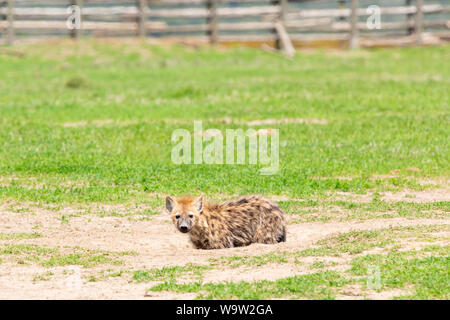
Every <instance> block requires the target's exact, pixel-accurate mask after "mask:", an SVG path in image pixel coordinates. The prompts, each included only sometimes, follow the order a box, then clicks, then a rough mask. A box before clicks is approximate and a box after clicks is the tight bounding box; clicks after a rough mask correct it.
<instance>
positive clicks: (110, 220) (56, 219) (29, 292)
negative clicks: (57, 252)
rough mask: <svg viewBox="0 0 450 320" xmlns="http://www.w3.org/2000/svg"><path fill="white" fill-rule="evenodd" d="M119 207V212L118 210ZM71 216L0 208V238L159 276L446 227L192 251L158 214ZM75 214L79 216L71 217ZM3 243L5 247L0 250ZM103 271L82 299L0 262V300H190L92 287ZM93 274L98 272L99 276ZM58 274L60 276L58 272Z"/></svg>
mask: <svg viewBox="0 0 450 320" xmlns="http://www.w3.org/2000/svg"><path fill="white" fill-rule="evenodd" d="M119 207H120V206H119ZM119 207H111V208H110V210H119V209H120V210H122V211H127V210H133V208H128V207H120V208H119ZM70 210H71V209H70V208H63V209H56V210H55V209H52V210H50V209H38V208H33V209H32V210H28V209H26V208H24V209H23V210H18V211H13V210H8V206H7V205H2V206H0V232H3V233H12V232H14V233H19V232H27V233H33V232H38V233H40V234H41V235H42V236H41V237H38V238H34V239H21V240H14V243H24V244H35V245H38V246H42V247H48V248H58V249H64V250H69V251H70V248H71V247H75V246H78V247H81V248H86V249H93V250H101V251H112V252H120V251H132V252H137V253H138V254H137V255H124V256H121V257H120V260H122V261H123V265H122V266H117V267H115V270H117V269H125V270H127V271H133V270H146V269H151V268H161V267H164V266H175V265H185V264H187V263H193V264H209V263H210V262H209V259H210V258H220V257H222V256H236V255H261V254H264V253H269V252H273V251H278V250H279V251H288V252H289V251H298V250H302V249H306V248H309V247H310V246H311V245H312V244H313V243H314V242H316V241H317V240H320V239H323V238H325V237H328V236H331V235H335V234H339V233H343V232H349V231H352V230H372V229H378V228H387V227H389V226H413V225H414V226H417V225H428V224H449V223H450V220H442V219H421V220H410V219H402V218H392V219H376V220H370V221H363V222H357V221H355V222H333V223H318V222H313V223H302V224H295V225H289V227H288V233H287V242H285V243H280V244H277V245H264V244H253V245H251V246H248V247H240V248H232V249H220V250H196V249H194V248H193V247H192V246H191V244H190V243H189V241H188V236H187V235H184V234H181V233H179V232H177V231H176V230H175V228H174V227H173V225H172V224H171V222H170V219H169V216H168V215H167V214H165V213H161V214H158V215H155V216H150V218H149V220H133V219H126V218H123V217H116V216H105V217H100V216H98V215H96V214H89V213H85V214H82V215H77V214H75V215H74V216H72V217H70V218H69V219H68V221H67V222H65V223H63V222H62V221H61V216H62V215H66V216H67V215H70V213H72V212H71V211H70ZM73 210H74V211H73V213H78V211H76V210H77V209H73ZM1 243H5V242H0V244H1ZM102 268H103V269H105V268H107V266H100V267H96V268H94V269H90V268H86V269H84V268H82V271H81V272H82V275H84V277H83V282H82V289H81V291H80V292H72V291H70V290H68V288H67V284H66V283H65V282H64V281H63V280H64V279H66V280H67V277H68V276H69V275H67V274H66V275H65V274H63V273H62V272H54V273H55V275H54V276H52V277H50V280H48V281H33V279H34V277H36V275H37V274H43V273H45V272H46V271H50V270H53V269H49V268H44V267H41V266H39V265H34V264H31V265H27V266H24V265H17V264H14V263H12V262H10V261H9V260H8V261H6V260H5V261H3V263H1V264H0V298H5V299H12V298H26V299H36V298H45V299H56V298H58V299H66V298H67V299H69V298H87V299H98V298H101V299H103V298H104V299H123V298H174V297H181V298H183V297H185V298H190V296H189V295H186V296H185V295H173V294H171V293H161V295H160V294H159V293H152V294H151V295H152V296H150V297H146V296H144V295H145V290H146V289H148V288H149V287H150V286H151V285H149V283H136V282H130V276H129V275H128V276H122V277H117V278H116V277H110V278H107V279H104V280H101V281H96V282H89V281H88V278H87V276H88V275H90V274H92V272H94V271H98V270H100V269H102ZM97 269H98V270H97ZM55 270H56V271H57V269H55ZM306 272H310V271H309V270H306V267H305V266H302V265H301V264H300V265H299V266H297V265H292V264H286V265H283V266H278V265H276V268H274V266H273V265H267V266H260V267H258V268H254V269H253V270H247V271H244V270H239V268H238V269H233V268H223V269H222V268H219V269H216V270H211V271H208V272H206V273H205V278H206V279H207V280H212V279H217V280H219V279H223V280H232V281H235V280H244V279H245V280H261V279H275V278H280V277H285V276H291V275H295V274H301V273H306Z"/></svg>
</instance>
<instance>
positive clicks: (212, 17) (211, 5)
mask: <svg viewBox="0 0 450 320" xmlns="http://www.w3.org/2000/svg"><path fill="white" fill-rule="evenodd" d="M217 2H218V0H209V1H208V10H209V17H208V24H209V31H208V34H209V43H210V44H217Z"/></svg>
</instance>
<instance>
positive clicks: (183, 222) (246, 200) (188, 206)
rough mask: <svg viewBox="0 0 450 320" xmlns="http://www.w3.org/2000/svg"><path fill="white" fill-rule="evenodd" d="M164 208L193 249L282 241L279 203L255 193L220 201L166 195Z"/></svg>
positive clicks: (282, 217) (282, 218) (282, 216)
mask: <svg viewBox="0 0 450 320" xmlns="http://www.w3.org/2000/svg"><path fill="white" fill-rule="evenodd" d="M166 209H167V211H168V212H169V213H170V215H171V217H172V221H173V223H174V224H175V226H176V228H177V229H178V230H179V231H181V232H183V233H189V236H190V240H191V242H192V243H193V245H194V247H195V248H197V249H222V248H233V247H241V246H247V245H249V244H251V243H267V244H272V243H278V242H284V241H286V217H285V214H284V212H283V211H282V210H281V209H280V207H279V206H278V205H277V204H276V203H274V202H272V201H270V200H268V199H266V198H264V197H262V196H259V195H251V196H244V197H241V198H239V199H237V200H232V201H227V202H224V203H221V204H210V203H206V202H204V201H203V198H202V197H201V196H200V197H197V198H191V197H182V198H180V199H177V200H175V199H173V198H171V197H167V198H166Z"/></svg>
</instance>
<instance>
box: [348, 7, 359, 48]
mask: <svg viewBox="0 0 450 320" xmlns="http://www.w3.org/2000/svg"><path fill="white" fill-rule="evenodd" d="M358 38H359V30H358V0H351V7H350V49H356V48H358V47H359V39H358Z"/></svg>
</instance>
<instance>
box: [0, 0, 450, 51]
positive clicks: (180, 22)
mask: <svg viewBox="0 0 450 320" xmlns="http://www.w3.org/2000/svg"><path fill="white" fill-rule="evenodd" d="M378 2H379V3H380V4H379V6H378V8H377V7H375V11H373V12H372V11H368V8H367V4H368V3H367V1H364V0H334V1H332V0H330V1H324V0H315V1H314V0H303V1H301V0H272V1H269V0H239V1H231V0H122V1H120V0H119V1H113V0H69V1H68V0H65V1H64V0H41V1H36V0H0V41H2V42H4V43H9V44H12V43H13V42H15V41H16V40H19V39H24V38H30V37H39V36H70V37H73V38H79V37H81V36H93V37H106V36H112V37H120V36H139V37H155V38H168V37H174V38H182V39H196V40H198V41H203V42H210V43H212V44H215V43H226V42H273V43H276V44H277V45H278V46H281V47H284V48H285V50H290V49H289V48H290V46H291V45H292V42H294V43H295V42H298V41H303V42H304V41H318V40H324V41H341V42H343V43H346V44H348V45H349V46H350V47H353V48H355V47H358V46H359V45H360V44H361V40H364V41H367V40H369V41H374V39H385V40H386V39H390V40H392V41H394V43H397V44H402V43H416V44H422V43H423V41H424V35H430V34H431V35H433V36H434V37H435V38H439V39H449V38H450V34H449V28H450V19H449V13H450V5H448V4H445V2H442V1H424V0H401V1H400V0H398V1H392V2H396V3H397V4H398V3H400V2H401V4H400V5H395V6H394V5H392V6H386V5H382V4H385V3H386V1H378ZM369 3H371V4H372V5H377V1H370V2H369ZM312 4H317V6H318V7H317V8H311V6H310V5H312ZM71 5H76V6H78V7H79V8H80V19H81V20H80V21H81V25H80V29H77V28H75V29H71V28H70V27H69V24H70V23H72V25H73V22H75V19H76V18H73V19H72V18H70V17H74V14H76V12H75V11H73V10H72V9H70V8H69V6H71ZM305 6H306V7H305ZM71 8H72V7H71ZM377 10H378V11H377ZM377 14H379V16H380V17H381V20H380V21H379V22H380V24H379V25H375V28H370V27H369V25H368V22H367V20H368V19H371V21H372V22H373V21H375V22H376V19H377V17H376V15H377ZM394 17H397V18H396V19H395V18H394ZM68 20H69V21H68ZM372 24H373V23H372ZM402 39H403V40H405V39H406V40H407V42H402ZM406 40H405V41H406Z"/></svg>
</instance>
